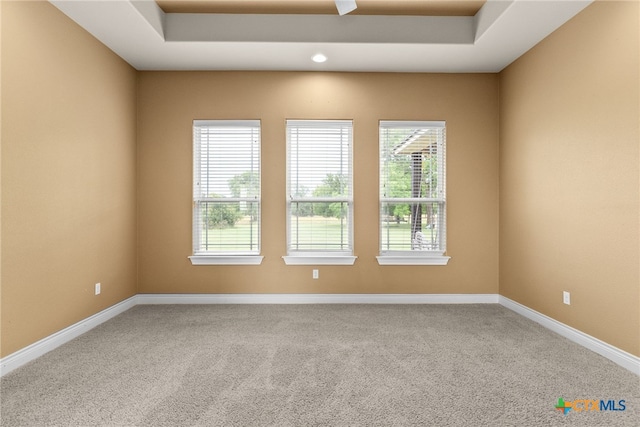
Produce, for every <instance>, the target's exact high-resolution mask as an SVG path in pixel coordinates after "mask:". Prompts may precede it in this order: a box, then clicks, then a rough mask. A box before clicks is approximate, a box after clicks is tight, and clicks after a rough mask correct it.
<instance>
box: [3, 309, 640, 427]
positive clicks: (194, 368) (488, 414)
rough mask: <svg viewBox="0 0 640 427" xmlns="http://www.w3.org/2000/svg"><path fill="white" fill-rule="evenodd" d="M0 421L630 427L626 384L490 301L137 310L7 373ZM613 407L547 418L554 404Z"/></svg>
mask: <svg viewBox="0 0 640 427" xmlns="http://www.w3.org/2000/svg"><path fill="white" fill-rule="evenodd" d="M0 390H1V395H0V398H1V403H2V405H1V409H2V412H1V425H2V426H7V427H8V426H29V427H32V426H378V425H380V426H382V425H384V426H403V425H423V426H550V425H558V426H564V425H573V426H637V425H639V423H638V421H639V420H640V411H639V406H640V381H639V377H637V376H636V375H634V374H632V373H631V372H629V371H627V370H625V369H623V368H621V367H619V366H617V365H615V364H613V363H612V362H610V361H608V360H607V359H605V358H603V357H601V356H599V355H597V354H595V353H593V352H591V351H589V350H586V349H584V348H582V347H580V346H578V345H577V344H574V343H572V342H570V341H568V340H566V339H564V338H562V337H560V336H558V335H556V334H554V333H552V332H550V331H548V330H546V329H544V328H542V327H541V326H539V325H537V324H535V323H533V322H531V321H529V320H527V319H525V318H523V317H521V316H519V315H517V314H515V313H513V312H511V311H509V310H507V309H505V308H503V307H501V306H499V305H491V304H488V305H485V304H483V305H168V306H137V307H134V308H133V309H131V310H129V311H127V312H126V313H123V314H121V315H120V316H118V317H116V318H114V319H112V320H110V321H108V322H106V323H104V324H102V325H100V326H99V327H97V328H95V329H93V330H91V331H89V332H88V333H86V334H85V335H83V336H81V337H79V338H77V339H75V340H73V341H71V342H69V343H68V344H66V345H64V346H62V347H60V348H58V349H56V350H54V351H52V352H50V353H48V354H46V355H44V356H43V357H41V358H39V359H38V360H36V361H34V362H32V363H30V364H28V365H26V366H24V367H22V368H19V369H17V370H16V371H14V372H12V373H10V374H8V375H6V376H5V377H4V378H2V381H1V389H0ZM560 397H562V398H564V400H565V401H574V400H577V399H590V400H600V399H605V400H609V399H613V400H615V401H616V402H619V401H620V400H624V401H625V407H626V409H625V410H624V411H589V412H585V411H583V412H577V411H570V412H569V413H568V414H566V415H564V414H563V413H562V412H561V411H558V410H556V409H555V405H556V404H557V401H558V398H560Z"/></svg>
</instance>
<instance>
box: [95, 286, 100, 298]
mask: <svg viewBox="0 0 640 427" xmlns="http://www.w3.org/2000/svg"><path fill="white" fill-rule="evenodd" d="M95 291H96V295H100V283H96V286H95Z"/></svg>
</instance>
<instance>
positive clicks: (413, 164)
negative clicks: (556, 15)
mask: <svg viewBox="0 0 640 427" xmlns="http://www.w3.org/2000/svg"><path fill="white" fill-rule="evenodd" d="M445 166H446V163H445V123H444V122H406V121H381V122H380V256H379V257H378V262H379V263H380V264H396V265H397V264H408V265H412V264H418V265H443V264H446V263H447V262H448V260H449V257H446V256H444V253H445V250H446V191H445V190H446V187H445V176H446V174H445Z"/></svg>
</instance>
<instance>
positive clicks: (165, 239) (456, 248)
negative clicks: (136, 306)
mask: <svg viewBox="0 0 640 427" xmlns="http://www.w3.org/2000/svg"><path fill="white" fill-rule="evenodd" d="M138 93H139V98H138V100H139V116H138V136H139V139H138V177H139V186H138V194H139V197H138V209H139V210H138V224H139V241H138V259H139V265H138V268H139V282H138V285H139V292H141V293H156V292H157V293H199V292H203V293H254V292H256V293H257V292H262V293H307V292H310V293H453V294H459V293H492V294H494V293H497V292H498V247H497V244H498V76H497V75H495V74H486V75H433V74H432V75H428V74H357V73H312V72H307V73H287V72H142V73H140V75H139V86H138ZM288 118H294V119H353V120H354V191H355V201H354V206H355V215H354V216H355V254H356V255H357V256H358V259H357V261H356V263H355V265H354V266H322V267H319V269H320V279H319V280H313V279H312V278H311V270H312V268H314V267H312V266H286V265H285V264H284V262H283V260H282V258H281V257H282V256H283V255H285V254H286V231H285V225H286V222H285V221H286V218H285V175H286V172H285V155H286V142H285V119H288ZM194 119H261V121H262V200H263V207H262V215H263V216H262V226H263V230H262V254H263V255H264V256H265V258H264V261H263V264H262V265H260V266H252V267H246V266H244V267H234V266H192V265H191V264H190V262H189V260H188V259H187V256H189V255H190V254H191V251H192V238H191V236H192V234H191V194H192V190H191V186H192V136H191V135H192V127H191V126H192V120H194ZM380 119H413V120H418V119H421V120H446V121H447V144H448V146H447V162H448V164H447V179H448V181H447V185H448V245H447V247H448V254H449V255H450V256H451V257H452V259H451V261H450V263H449V265H448V266H444V267H443V266H429V267H424V266H423V267H393V266H384V267H381V266H379V265H378V264H377V261H376V259H375V256H376V255H377V254H378V187H377V183H378V120H380Z"/></svg>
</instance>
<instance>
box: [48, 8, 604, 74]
mask: <svg viewBox="0 0 640 427" xmlns="http://www.w3.org/2000/svg"><path fill="white" fill-rule="evenodd" d="M49 1H50V2H51V3H52V4H54V5H55V6H56V7H58V8H59V9H60V10H61V11H62V12H64V13H65V14H67V15H68V16H69V17H70V18H71V19H73V20H74V21H76V22H77V23H78V24H79V25H80V26H82V27H84V28H85V29H86V30H87V31H88V32H90V33H91V34H93V35H94V36H95V37H96V38H97V39H98V40H100V41H102V43H104V44H105V45H106V46H108V47H109V48H110V49H112V50H113V51H114V52H115V53H116V54H118V55H120V56H121V57H122V58H123V59H124V60H125V61H127V62H129V63H130V64H131V65H132V66H133V67H135V68H136V69H138V70H282V71H371V72H432V73H433V72H444V73H478V72H498V71H501V70H502V69H503V68H504V67H506V66H507V65H509V64H510V63H511V62H513V61H514V60H515V59H517V58H518V57H519V56H520V55H522V54H523V53H525V52H526V51H527V50H529V49H530V48H531V47H533V46H534V45H536V44H537V43H539V42H540V41H541V40H542V39H544V38H545V37H546V36H548V35H549V34H550V33H552V32H553V31H555V30H556V29H557V28H558V27H560V26H561V25H563V24H564V23H565V22H566V21H568V20H569V19H571V18H572V17H573V16H575V15H576V14H577V13H579V12H580V11H581V10H582V9H584V8H585V7H587V6H588V5H589V4H590V3H591V2H592V1H593V0H486V1H480V2H478V1H442V0H406V1H405V0H389V1H383V0H357V4H358V9H357V11H359V13H360V14H349V15H345V16H338V15H336V14H335V4H334V3H333V0H288V1H282V0H276V1H268V0H263V1H258V0H237V1H231V0H202V1H176V0H159V2H158V3H156V1H155V0H74V1H70V0H49ZM307 5H309V7H313V8H321V9H317V11H319V10H326V11H327V14H322V13H321V14H318V12H317V11H315V12H313V13H312V12H311V9H308V10H307V9H304V10H305V12H304V13H303V14H297V13H298V12H297V11H299V10H302V9H300V8H306V7H307ZM161 6H162V7H161ZM227 7H228V8H229V9H224V8H227ZM194 8H196V9H194ZM245 8H246V9H245ZM314 10H316V9H314ZM218 11H220V12H222V11H224V12H225V13H218ZM474 11H475V12H474ZM203 12H207V13H203ZM209 12H216V13H209ZM230 12H234V13H230ZM245 12H252V13H245ZM257 12H261V13H257ZM262 12H269V13H262ZM285 12H286V13H285ZM294 12H296V13H294ZM378 12H380V13H384V15H380V14H377V13H378ZM410 14H413V15H410ZM425 14H427V15H425ZM316 53H323V54H324V55H326V56H327V57H328V60H327V61H326V62H324V63H322V64H317V63H314V62H312V61H311V57H312V56H313V55H314V54H316Z"/></svg>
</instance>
